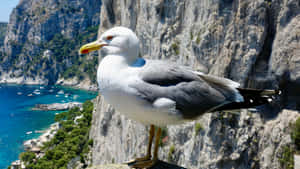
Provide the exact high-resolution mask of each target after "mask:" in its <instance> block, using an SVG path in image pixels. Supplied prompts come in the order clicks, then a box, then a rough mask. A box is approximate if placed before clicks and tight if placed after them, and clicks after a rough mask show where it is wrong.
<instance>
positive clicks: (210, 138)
mask: <svg viewBox="0 0 300 169" xmlns="http://www.w3.org/2000/svg"><path fill="white" fill-rule="evenodd" d="M299 5H300V4H299V1H297V0H274V1H272V2H267V1H263V0H241V1H232V0H226V1H225V0H213V1H211V0H203V1H201V2H200V1H197V0H190V1H180V0H174V1H168V0H153V1H146V0H140V1H137V0H127V1H121V0H103V6H102V8H101V17H100V21H101V23H100V29H99V33H100V34H101V32H103V31H105V30H106V29H109V28H111V27H113V26H117V25H123V26H127V27H130V28H131V29H133V30H134V31H135V32H136V33H137V35H138V37H139V38H140V41H141V46H140V47H141V56H143V57H145V58H152V59H164V60H169V61H174V62H177V63H179V64H182V65H187V66H190V67H192V68H194V69H195V70H200V71H203V72H206V73H210V74H214V75H218V76H223V77H227V78H230V79H233V80H235V81H238V82H240V83H241V85H242V86H243V87H255V88H277V87H281V89H282V90H283V92H284V94H283V97H282V99H281V102H277V103H274V104H273V105H269V106H265V107H262V108H260V109H258V110H257V111H255V112H250V111H246V110H243V111H241V112H240V115H234V114H224V113H221V112H218V113H212V114H206V115H204V116H203V117H201V118H200V119H199V120H198V121H196V122H191V123H186V124H183V125H178V126H169V127H168V129H167V131H168V141H167V142H166V143H165V145H164V146H163V147H162V150H161V151H160V154H159V157H160V159H162V160H170V161H172V162H174V163H176V164H178V165H181V166H184V167H186V168H197V169H199V168H203V169H206V168H220V169H226V168H236V169H237V168H240V169H245V168H266V169H267V168H282V166H281V165H280V163H279V158H281V156H282V151H283V150H282V146H284V145H289V144H291V139H290V134H289V130H290V129H289V127H290V123H293V122H294V121H295V120H296V119H297V117H299V116H300V114H299V112H298V111H296V110H295V109H298V108H299V106H298V105H297V104H298V103H297V96H299V95H298V94H297V92H298V91H299V87H298V86H299V85H298V83H299V82H298V81H299V78H298V76H299V75H300V74H299V71H300V70H299V69H298V67H299V63H298V60H299V48H300V45H299V41H300V38H299V26H300V21H299V16H300V15H299V14H300V10H299ZM100 55H101V53H100ZM297 85H298V86H297ZM97 102H98V104H97V105H96V112H95V113H94V114H93V124H92V129H91V138H93V139H94V147H93V150H92V153H93V159H92V161H93V164H94V165H99V164H108V163H112V162H116V163H122V162H124V161H128V160H130V159H133V158H135V157H139V156H141V155H143V154H144V152H145V149H146V144H147V143H146V140H147V127H145V126H143V125H141V124H138V123H136V122H134V121H132V120H130V119H127V118H126V117H124V116H123V115H120V113H118V112H115V111H114V109H113V108H112V107H110V106H109V105H107V104H106V103H105V101H104V100H103V98H101V97H98V98H97ZM283 107H285V108H289V109H292V110H288V109H281V108H283ZM195 123H201V124H202V126H203V130H200V132H195V126H196V125H195ZM172 146H174V147H175V151H174V152H173V153H169V151H170V148H171V147H172Z"/></svg>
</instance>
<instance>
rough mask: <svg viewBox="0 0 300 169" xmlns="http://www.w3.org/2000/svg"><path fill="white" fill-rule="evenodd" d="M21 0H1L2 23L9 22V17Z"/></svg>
mask: <svg viewBox="0 0 300 169" xmlns="http://www.w3.org/2000/svg"><path fill="white" fill-rule="evenodd" d="M18 2H19V0H0V22H8V20H9V15H10V13H11V11H12V10H13V8H14V7H16V6H17V4H18Z"/></svg>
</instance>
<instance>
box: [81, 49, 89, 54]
mask: <svg viewBox="0 0 300 169" xmlns="http://www.w3.org/2000/svg"><path fill="white" fill-rule="evenodd" d="M81 53H82V54H87V53H89V50H88V49H84V50H82V51H81Z"/></svg>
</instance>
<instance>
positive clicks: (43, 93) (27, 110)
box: [0, 84, 97, 169]
mask: <svg viewBox="0 0 300 169" xmlns="http://www.w3.org/2000/svg"><path fill="white" fill-rule="evenodd" d="M96 94H97V93H95V92H88V91H83V90H75V89H71V88H64V87H60V86H52V87H50V86H30V85H3V84H2V85H0V169H6V168H7V167H8V165H10V163H11V162H12V161H15V160H17V159H18V155H19V153H21V152H23V151H24V148H23V142H24V141H26V140H29V139H32V138H37V137H38V136H39V135H40V133H38V132H35V131H39V130H44V129H47V128H48V127H49V126H50V124H52V123H54V116H55V113H57V112H55V111H31V108H32V107H34V105H35V104H50V103H66V102H71V101H77V102H84V101H86V100H90V99H93V98H95V97H96ZM31 132H32V133H31Z"/></svg>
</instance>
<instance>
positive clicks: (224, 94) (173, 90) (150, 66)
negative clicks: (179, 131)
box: [131, 60, 236, 119]
mask: <svg viewBox="0 0 300 169" xmlns="http://www.w3.org/2000/svg"><path fill="white" fill-rule="evenodd" d="M139 77H140V79H141V83H135V84H132V85H131V87H133V88H134V89H135V90H136V91H137V93H138V95H139V97H141V98H143V99H144V100H146V101H148V102H150V103H154V102H155V101H156V100H157V99H160V98H168V99H171V100H173V101H174V102H175V103H176V109H177V110H179V112H181V113H182V115H183V117H184V118H186V119H193V118H196V117H198V116H199V115H201V114H203V113H205V112H208V111H211V110H214V109H216V108H217V107H219V106H222V105H224V104H227V103H231V102H233V101H235V98H236V91H235V90H236V89H235V88H233V87H232V85H226V81H224V82H223V83H222V80H211V79H214V78H208V77H206V78H205V77H204V76H203V75H202V76H201V75H199V74H197V73H195V72H193V71H191V70H187V69H186V68H184V67H180V66H178V65H176V64H171V63H166V62H163V61H152V60H147V62H146V64H145V65H144V66H143V67H142V68H141V69H140V73H139Z"/></svg>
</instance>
